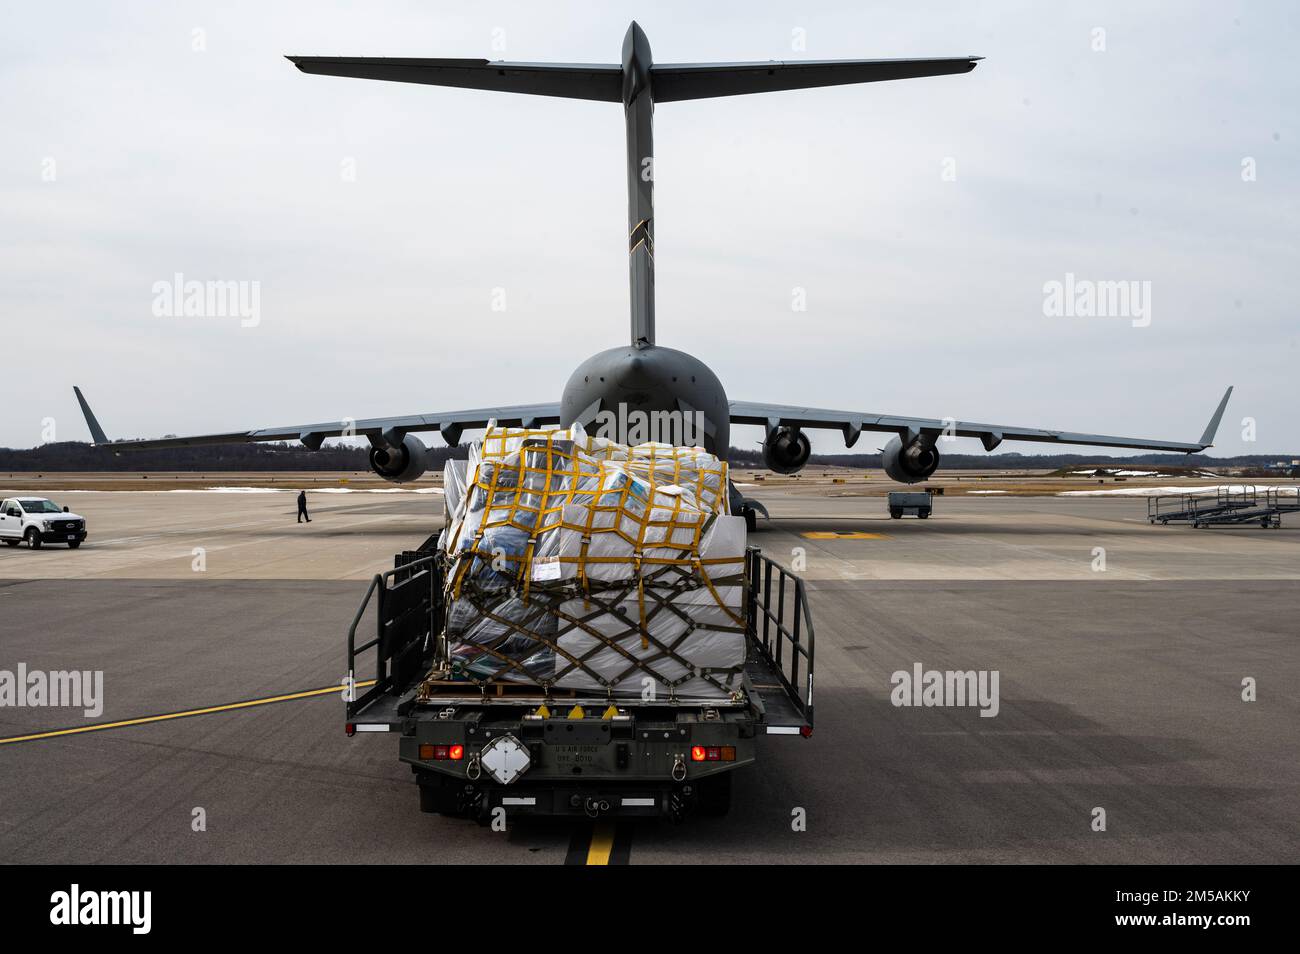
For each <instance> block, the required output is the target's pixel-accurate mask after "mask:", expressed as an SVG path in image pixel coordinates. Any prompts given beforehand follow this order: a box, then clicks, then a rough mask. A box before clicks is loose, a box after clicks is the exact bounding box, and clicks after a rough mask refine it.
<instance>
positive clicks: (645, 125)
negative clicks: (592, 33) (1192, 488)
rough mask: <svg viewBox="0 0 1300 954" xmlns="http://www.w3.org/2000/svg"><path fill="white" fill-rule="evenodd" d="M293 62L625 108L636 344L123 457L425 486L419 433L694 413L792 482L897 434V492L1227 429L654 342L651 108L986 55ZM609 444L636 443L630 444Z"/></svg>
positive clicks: (165, 442) (453, 440)
mask: <svg viewBox="0 0 1300 954" xmlns="http://www.w3.org/2000/svg"><path fill="white" fill-rule="evenodd" d="M288 59H289V60H290V61H291V62H292V63H293V64H294V65H295V66H296V67H298V69H300V70H302V71H303V72H304V73H318V74H322V75H325V76H342V77H353V78H359V79H374V80H387V81H390V82H397V83H420V84H424V85H429V86H453V87H459V88H462V89H476V90H497V91H500V92H508V93H527V94H531V95H535V96H559V97H564V98H567V99H585V100H594V101H597V102H607V103H622V104H623V116H624V122H625V125H626V130H627V159H626V165H627V193H628V209H627V224H628V253H629V262H628V272H629V281H630V284H631V310H632V315H631V318H632V320H631V340H630V342H629V343H628V344H627V345H625V346H623V347H619V348H611V349H609V350H607V351H602V352H600V353H599V354H595V355H593V356H592V357H590V358H588V359H587V360H586V361H584V362H582V364H580V365H579V366H578V368H577V370H575V371H574V372H573V374H572V375H570V377H569V381H568V383H567V384H566V385H565V387H564V391H563V393H562V395H561V397H560V401H559V403H558V404H526V405H512V406H504V407H484V408H475V409H472V410H465V411H438V412H432V413H425V414H406V415H400V416H397V417H379V418H370V419H366V420H358V421H327V422H323V423H316V424H295V425H291V426H289V427H271V428H265V429H261V430H251V431H231V432H227V433H222V434H202V435H198V436H194V437H168V438H162V439H158V440H138V441H117V442H111V443H112V446H113V447H114V449H115V450H129V449H137V448H138V449H145V448H157V447H187V446H194V445H199V444H221V443H243V442H251V441H284V440H298V441H301V442H302V443H303V444H304V445H306V446H307V447H310V448H312V449H316V448H319V447H320V445H321V442H322V441H323V440H324V439H325V438H327V437H333V436H340V435H353V434H355V435H364V436H365V437H366V438H368V439H369V441H370V444H371V451H370V466H371V468H372V469H373V470H374V472H375V473H376V474H378V475H379V476H380V477H383V478H385V479H387V480H390V481H395V482H402V481H410V480H414V479H416V478H418V477H419V476H421V475H422V474H423V473H424V471H425V470H426V468H427V448H426V446H425V445H424V443H423V442H421V441H420V439H419V438H417V437H415V436H414V435H415V433H417V432H429V431H437V432H439V433H440V434H441V435H442V437H443V439H444V440H445V441H446V442H447V443H448V444H450V445H455V444H457V443H459V441H460V438H461V435H462V432H464V431H465V430H470V429H475V428H482V427H485V426H487V424H488V423H489V422H490V421H496V423H497V424H500V425H522V426H526V427H538V426H544V425H553V424H559V425H562V426H565V427H567V426H570V425H572V424H573V423H575V422H578V423H581V424H583V425H584V426H590V425H591V424H592V423H593V422H595V421H597V420H598V419H599V418H601V416H602V415H609V416H614V417H616V418H617V420H619V421H625V420H627V419H628V418H629V416H636V415H641V416H642V417H646V416H653V415H663V414H665V413H668V414H679V415H689V416H690V417H691V418H693V419H696V420H699V421H700V422H701V429H702V431H703V446H704V447H705V448H706V449H707V450H709V451H711V452H712V453H714V454H717V455H718V456H720V457H723V458H725V457H726V456H727V454H728V450H729V447H730V426H731V424H732V423H736V424H752V425H758V426H760V427H763V428H765V430H766V435H767V436H766V439H765V440H764V442H763V455H764V459H765V461H766V464H767V466H768V467H769V468H770V469H772V470H773V471H776V472H778V473H782V474H792V473H795V472H797V471H799V470H800V469H802V468H803V466H804V465H805V464H806V463H807V462H808V458H809V455H810V453H811V449H812V448H811V445H810V443H809V440H808V436H807V434H806V433H804V432H805V431H806V430H809V429H813V428H820V429H827V430H838V431H840V432H842V433H843V435H844V443H845V446H847V447H853V446H854V444H856V443H857V440H858V438H859V437H860V436H861V434H862V432H863V431H877V432H884V433H892V434H893V435H894V436H893V437H892V438H891V439H890V440H889V442H888V443H887V444H886V445H885V447H884V448H882V452H883V465H884V469H885V471H886V473H888V475H889V476H890V477H891V478H893V479H894V480H896V481H900V482H903V483H917V482H919V481H923V480H925V479H926V478H928V477H929V476H930V475H931V474H933V473H934V471H935V469H936V468H937V467H938V466H939V452H938V450H937V449H936V446H935V445H936V442H937V440H938V439H939V437H940V436H956V437H976V438H979V440H980V441H981V442H982V443H983V445H984V449H985V450H986V451H992V450H993V449H994V448H995V447H997V446H998V445H999V444H1001V443H1002V442H1003V441H1004V440H1016V441H1037V442H1043V443H1050V444H1087V445H1093V446H1098V447H1129V448H1135V449H1141V450H1154V451H1173V452H1183V453H1192V452H1195V451H1200V450H1204V449H1205V448H1207V447H1210V446H1211V445H1212V442H1213V440H1214V434H1215V431H1216V430H1217V428H1218V425H1219V420H1220V419H1221V418H1222V417H1223V411H1224V408H1225V407H1226V406H1227V403H1228V398H1229V397H1230V396H1231V394H1232V388H1231V387H1230V388H1228V390H1227V391H1226V392H1225V393H1224V395H1223V399H1222V400H1221V401H1220V402H1219V405H1218V408H1217V409H1216V410H1215V412H1214V415H1213V416H1212V417H1211V418H1210V422H1209V424H1208V425H1207V426H1206V428H1205V432H1204V433H1203V434H1202V435H1201V437H1200V439H1199V440H1197V441H1195V442H1194V443H1181V442H1178V441H1163V440H1147V439H1142V438H1134V437H1112V436H1107V435H1104V434H1085V433H1079V432H1074V431H1054V430H1044V429H1040V428H1035V427H1021V426H1017V425H1010V424H975V423H970V422H967V421H956V420H953V419H946V420H936V419H932V418H921V417H899V416H895V415H891V414H875V413H868V412H866V411H854V410H849V411H836V410H824V409H821V408H811V407H800V406H794V405H785V404H767V403H760V402H752V401H732V400H729V399H728V398H727V393H726V391H725V390H724V388H723V386H722V382H721V381H719V380H718V377H717V375H715V374H714V373H713V372H712V371H711V370H709V367H708V365H706V364H705V363H704V362H703V361H701V360H700V359H698V358H696V357H694V356H692V355H689V354H686V353H684V352H682V351H676V350H674V349H672V348H665V347H663V346H661V345H659V344H658V343H657V342H656V341H655V296H654V143H653V129H652V119H653V115H654V107H655V103H657V102H658V103H671V102H678V101H682V100H691V99H706V98H710V97H715V96H737V95H741V94H744V93H763V92H770V91H776V90H793V89H805V88H811V87H819V86H840V85H845V84H850V83H876V82H882V81H885V80H898V79H911V78H915V77H922V76H941V75H946V74H951V73H968V72H970V71H971V70H973V69H974V68H975V65H976V64H977V63H978V62H979V60H980V59H981V57H978V56H959V57H945V58H939V59H890V60H824V61H799V62H761V63H686V64H682V63H673V64H660V63H655V62H654V60H653V58H652V57H651V54H650V42H649V40H647V39H646V35H645V33H644V32H643V31H642V29H641V27H640V26H638V25H637V24H636V23H635V22H634V23H632V25H631V26H630V27H629V28H628V31H627V34H626V36H625V37H624V39H623V55H622V62H621V63H592V64H585V63H584V64H557V63H514V62H502V61H495V62H493V61H488V60H474V59H423V58H418V59H406V58H390V57H335V56H290V57H288ZM74 390H75V392H76V396H77V400H78V401H79V402H80V404H81V408H82V411H83V413H84V414H85V417H86V423H87V426H88V427H89V428H90V431H91V434H92V436H93V437H94V440H95V443H96V444H106V443H110V441H109V440H108V438H107V437H106V436H105V434H104V431H103V429H102V428H101V427H100V426H99V424H98V422H97V421H96V420H95V417H94V415H93V413H92V412H91V410H90V407H89V406H88V405H87V403H86V400H85V398H84V397H83V396H82V394H81V391H80V390H79V389H74ZM611 436H616V437H617V438H618V439H620V440H626V439H627V438H626V435H623V434H615V435H611ZM692 443H697V441H692ZM731 494H732V503H733V509H734V510H735V511H736V512H742V513H744V514H745V516H746V518H747V519H748V520H749V521H750V524H751V526H752V525H753V520H754V510H755V508H757V509H759V510H762V509H763V508H762V507H761V505H760V504H758V503H757V502H756V501H749V500H745V499H744V498H742V497H741V496H740V495H739V493H738V491H736V489H735V488H734V486H733V487H732V491H731Z"/></svg>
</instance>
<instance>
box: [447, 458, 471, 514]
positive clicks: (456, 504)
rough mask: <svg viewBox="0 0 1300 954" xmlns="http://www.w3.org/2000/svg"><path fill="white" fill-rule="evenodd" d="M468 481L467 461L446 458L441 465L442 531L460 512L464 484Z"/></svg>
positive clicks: (463, 495)
mask: <svg viewBox="0 0 1300 954" xmlns="http://www.w3.org/2000/svg"><path fill="white" fill-rule="evenodd" d="M468 479H469V461H467V460H452V459H450V458H448V460H447V462H446V463H445V464H443V465H442V502H443V508H444V513H443V516H444V517H445V518H446V519H445V520H444V523H443V529H444V530H445V529H446V528H448V527H450V526H451V521H452V519H453V517H454V516H455V515H456V513H457V511H459V510H460V502H461V500H463V499H464V497H465V484H466V482H467V481H468Z"/></svg>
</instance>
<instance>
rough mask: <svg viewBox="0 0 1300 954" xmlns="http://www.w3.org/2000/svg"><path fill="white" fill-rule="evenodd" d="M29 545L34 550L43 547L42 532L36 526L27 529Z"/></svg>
mask: <svg viewBox="0 0 1300 954" xmlns="http://www.w3.org/2000/svg"><path fill="white" fill-rule="evenodd" d="M27 545H28V546H29V547H31V548H32V549H33V550H39V549H40V548H41V534H40V531H39V530H37V529H36V528H35V527H32V528H31V529H30V530H28V531H27Z"/></svg>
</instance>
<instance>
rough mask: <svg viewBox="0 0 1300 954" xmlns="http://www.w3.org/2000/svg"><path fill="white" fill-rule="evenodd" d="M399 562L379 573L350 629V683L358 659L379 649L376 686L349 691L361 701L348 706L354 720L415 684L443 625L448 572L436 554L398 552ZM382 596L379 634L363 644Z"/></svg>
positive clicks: (372, 581)
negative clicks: (371, 611)
mask: <svg viewBox="0 0 1300 954" xmlns="http://www.w3.org/2000/svg"><path fill="white" fill-rule="evenodd" d="M434 539H436V538H434ZM426 546H427V544H426ZM394 563H395V564H397V565H396V566H394V567H393V569H391V570H387V571H385V572H383V573H377V574H375V577H374V579H372V580H371V581H370V586H369V587H368V588H367V589H366V595H365V598H364V599H363V600H362V601H361V606H360V607H358V609H357V612H356V616H354V617H353V619H352V625H351V626H349V627H348V679H349V680H356V679H357V678H358V677H357V661H356V660H357V656H358V655H359V654H361V653H364V652H366V651H367V650H370V649H373V650H374V651H375V682H374V685H373V686H370V687H369V688H367V689H366V691H365V692H364V693H362V694H361V695H360V696H357V694H356V691H355V689H353V690H352V691H351V692H350V693H349V695H350V696H352V697H355V698H352V699H351V700H350V701H349V702H348V704H347V714H348V718H351V717H352V716H354V715H356V714H357V713H358V712H361V711H362V710H363V709H365V707H366V706H367V705H369V703H370V702H371V701H372V700H374V699H375V698H376V697H377V696H380V695H382V694H384V693H387V692H390V691H392V689H393V688H394V687H401V686H403V685H405V684H406V683H407V682H408V681H410V680H412V679H413V677H414V676H416V675H417V674H418V673H419V671H420V666H421V663H422V661H423V659H424V657H425V656H426V655H427V653H428V651H429V650H430V648H431V641H432V637H433V634H434V633H436V632H437V630H438V628H439V627H440V625H441V620H440V617H441V613H440V612H439V609H440V606H441V592H442V573H441V569H440V567H439V566H438V563H437V558H436V554H434V553H430V552H426V551H425V550H418V551H406V552H404V553H401V554H398V555H397V556H396V557H395V558H394ZM376 597H377V599H376V603H375V635H374V637H373V638H372V639H368V640H366V641H365V642H363V643H361V644H359V645H358V643H357V629H358V628H359V627H360V625H361V621H362V620H363V619H364V618H365V615H366V610H367V609H368V608H369V606H370V601H371V599H372V598H376ZM350 685H351V683H350Z"/></svg>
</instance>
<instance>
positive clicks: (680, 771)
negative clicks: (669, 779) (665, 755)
mask: <svg viewBox="0 0 1300 954" xmlns="http://www.w3.org/2000/svg"><path fill="white" fill-rule="evenodd" d="M673 760H674V761H673V772H672V776H673V781H674V782H683V781H685V780H686V759H684V758H682V756H680V755H675V756H673Z"/></svg>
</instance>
